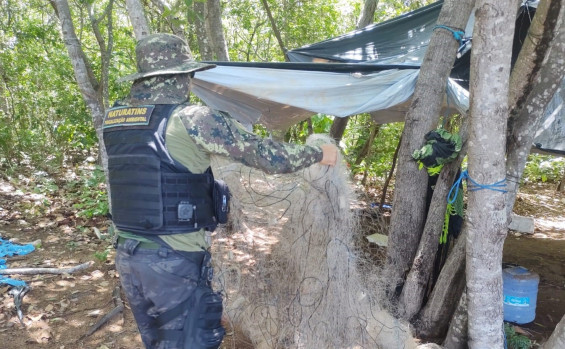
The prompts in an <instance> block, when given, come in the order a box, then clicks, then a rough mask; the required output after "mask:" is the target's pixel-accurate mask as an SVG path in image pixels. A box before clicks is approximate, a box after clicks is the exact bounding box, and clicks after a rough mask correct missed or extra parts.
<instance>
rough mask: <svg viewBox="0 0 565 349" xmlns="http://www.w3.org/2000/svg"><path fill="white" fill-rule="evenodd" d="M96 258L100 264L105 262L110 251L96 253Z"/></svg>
mask: <svg viewBox="0 0 565 349" xmlns="http://www.w3.org/2000/svg"><path fill="white" fill-rule="evenodd" d="M94 258H96V259H98V260H99V261H100V262H105V261H106V259H108V250H104V251H96V252H94Z"/></svg>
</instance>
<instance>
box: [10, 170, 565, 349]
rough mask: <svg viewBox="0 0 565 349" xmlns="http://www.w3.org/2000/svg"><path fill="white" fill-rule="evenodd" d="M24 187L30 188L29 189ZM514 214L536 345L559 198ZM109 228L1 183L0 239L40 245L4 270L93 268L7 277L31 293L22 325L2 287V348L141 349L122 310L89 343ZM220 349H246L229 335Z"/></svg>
mask: <svg viewBox="0 0 565 349" xmlns="http://www.w3.org/2000/svg"><path fill="white" fill-rule="evenodd" d="M27 187H28V188H33V183H31V184H30V183H28V186H27ZM515 211H516V213H518V214H520V215H523V216H529V217H534V218H535V224H536V229H535V234H533V235H529V236H527V235H523V234H516V233H513V232H510V234H509V235H508V238H507V240H506V243H505V247H504V262H507V263H515V264H518V265H521V266H524V267H526V268H528V269H530V270H532V271H534V272H536V273H538V274H539V275H540V286H539V294H538V302H537V312H536V318H535V320H534V321H533V322H532V323H530V324H527V325H520V326H517V327H516V329H517V332H519V333H524V334H526V335H527V336H528V337H530V338H532V339H533V340H534V341H535V343H541V342H543V341H544V340H545V339H547V338H548V337H549V335H550V334H551V332H552V331H553V329H554V328H555V325H556V324H557V323H558V322H559V320H560V319H561V317H563V315H564V314H565V269H564V268H565V267H564V266H565V215H564V214H563V213H564V212H565V195H564V194H563V193H557V192H555V190H554V186H553V185H547V184H539V185H538V184H536V185H529V186H527V187H525V188H524V189H523V190H522V191H521V193H520V194H519V197H518V200H517V205H516V210H515ZM107 225H108V224H107V222H106V221H105V220H104V219H100V218H99V219H86V218H81V217H77V209H76V208H74V207H73V203H72V202H70V201H68V200H67V201H66V200H65V199H62V198H53V197H51V198H49V197H46V196H45V195H43V194H37V193H34V191H33V190H30V191H29V192H26V191H25V190H18V189H16V188H14V186H12V185H11V184H10V183H8V182H6V181H4V180H2V179H0V236H1V237H2V239H4V240H11V241H12V242H14V243H17V244H25V243H31V242H34V244H36V245H38V248H37V249H36V250H35V251H33V252H31V253H29V254H26V255H20V256H14V257H8V258H7V263H6V264H7V266H8V267H9V268H67V267H73V266H77V265H80V264H83V263H85V262H92V265H91V266H90V267H89V268H87V269H85V270H82V271H78V272H74V273H64V274H38V275H13V276H12V277H13V278H15V279H18V280H24V281H25V282H26V283H27V284H28V285H29V286H30V287H31V289H30V291H29V292H28V293H27V294H26V295H25V296H24V298H23V302H22V305H21V311H22V320H21V321H20V320H19V319H18V316H17V312H16V309H15V305H14V299H13V297H12V296H11V295H10V293H9V290H10V287H8V286H7V285H5V284H3V285H2V284H0V347H2V348H5V349H15V348H53V349H75V348H95V349H117V348H123V349H135V348H142V347H143V346H142V344H141V340H140V337H139V335H138V332H137V328H136V325H135V321H134V319H133V317H132V314H131V312H130V311H129V310H128V307H127V304H126V310H125V311H123V312H120V313H118V314H117V315H116V316H114V317H113V318H112V319H110V320H109V321H108V322H106V323H105V324H104V325H102V326H101V327H100V328H99V329H98V330H96V331H94V332H93V333H92V334H90V335H88V333H89V330H91V329H92V328H93V326H94V325H95V324H96V323H97V322H98V321H99V320H100V319H101V318H103V317H104V316H105V315H106V314H108V313H110V312H111V311H112V310H113V309H114V308H115V307H116V304H118V303H119V301H118V302H117V301H116V299H114V297H113V292H114V290H115V289H116V287H118V286H119V279H118V275H117V273H116V270H115V266H114V262H113V257H114V252H113V250H112V249H111V248H109V245H110V243H109V241H108V240H107V239H106V238H105V236H106V228H105V227H106V226H107ZM39 241H41V242H40V243H39ZM122 297H123V296H122ZM122 300H123V301H124V303H126V302H125V300H124V299H123V298H122ZM222 347H223V348H235V349H243V348H250V346H249V345H248V344H243V343H240V342H237V341H235V340H234V337H232V336H230V335H228V336H226V340H225V341H224V344H223V346H222Z"/></svg>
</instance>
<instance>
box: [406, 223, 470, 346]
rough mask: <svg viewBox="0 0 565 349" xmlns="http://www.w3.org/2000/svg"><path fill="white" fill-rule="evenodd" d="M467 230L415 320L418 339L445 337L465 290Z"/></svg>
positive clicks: (452, 251)
mask: <svg viewBox="0 0 565 349" xmlns="http://www.w3.org/2000/svg"><path fill="white" fill-rule="evenodd" d="M466 236H467V233H466V228H465V226H463V230H462V231H461V234H460V235H459V237H458V238H457V241H456V242H455V246H454V247H453V249H452V250H451V253H449V256H448V257H447V260H446V261H445V264H444V266H443V268H442V269H441V273H440V274H439V278H438V279H437V282H436V285H435V287H434V288H433V290H432V293H431V294H430V297H429V299H428V301H427V303H426V305H425V306H424V308H423V309H422V311H421V312H420V314H419V315H418V319H417V321H415V329H416V334H417V337H421V338H443V337H444V336H445V333H446V332H447V329H448V327H449V321H450V319H451V317H452V315H453V312H454V311H455V309H456V307H457V303H458V301H459V299H460V298H461V294H462V292H463V290H464V288H465V246H466V244H467V238H466Z"/></svg>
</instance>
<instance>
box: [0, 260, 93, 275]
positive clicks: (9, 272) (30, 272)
mask: <svg viewBox="0 0 565 349" xmlns="http://www.w3.org/2000/svg"><path fill="white" fill-rule="evenodd" d="M93 263H94V262H93V261H90V262H86V263H83V264H79V265H77V266H74V267H69V268H10V269H0V275H12V274H20V275H35V274H71V273H74V272H76V271H79V270H83V269H86V268H88V267H90V266H91V265H92V264H93Z"/></svg>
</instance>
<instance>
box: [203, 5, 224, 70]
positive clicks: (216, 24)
mask: <svg viewBox="0 0 565 349" xmlns="http://www.w3.org/2000/svg"><path fill="white" fill-rule="evenodd" d="M206 8H207V11H208V16H207V20H208V28H210V31H209V32H208V36H209V37H210V38H211V39H212V45H213V52H214V54H215V55H216V60H218V61H229V60H230V57H229V54H228V46H227V44H226V38H225V36H224V27H223V25H222V8H221V5H220V0H208V1H207V2H206Z"/></svg>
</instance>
